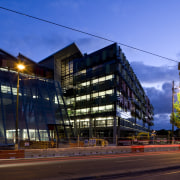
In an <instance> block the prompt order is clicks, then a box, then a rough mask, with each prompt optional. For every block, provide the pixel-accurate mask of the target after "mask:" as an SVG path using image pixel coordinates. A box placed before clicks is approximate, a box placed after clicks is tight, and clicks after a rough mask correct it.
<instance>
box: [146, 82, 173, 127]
mask: <svg viewBox="0 0 180 180" xmlns="http://www.w3.org/2000/svg"><path fill="white" fill-rule="evenodd" d="M145 91H146V94H147V96H148V97H149V99H150V102H151V104H152V105H153V107H154V127H153V129H156V130H157V129H170V128H171V124H170V117H169V116H170V114H171V112H172V84H171V83H168V82H166V83H164V84H163V86H162V90H158V89H156V88H154V87H152V88H145Z"/></svg>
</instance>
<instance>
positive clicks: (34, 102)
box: [0, 43, 153, 144]
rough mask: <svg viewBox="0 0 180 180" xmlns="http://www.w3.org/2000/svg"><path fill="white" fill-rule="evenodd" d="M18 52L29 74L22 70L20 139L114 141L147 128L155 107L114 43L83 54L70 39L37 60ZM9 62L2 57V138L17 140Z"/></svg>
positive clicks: (13, 79)
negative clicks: (68, 138)
mask: <svg viewBox="0 0 180 180" xmlns="http://www.w3.org/2000/svg"><path fill="white" fill-rule="evenodd" d="M0 55H1V54H0ZM19 57H20V59H21V60H23V61H25V62H26V64H30V66H29V67H31V68H28V70H30V71H31V73H30V74H31V75H33V76H30V75H27V74H28V72H26V74H20V91H19V130H18V132H19V135H18V137H19V138H20V139H22V140H25V139H28V140H36V141H49V140H50V139H52V138H54V137H57V138H58V140H61V139H63V138H67V137H70V136H73V133H74V134H75V136H76V137H77V136H80V137H107V138H111V140H113V143H115V140H116V137H120V136H124V135H126V134H127V133H129V134H130V135H132V134H135V133H137V132H149V131H150V127H151V126H152V125H153V107H152V105H151V103H150V101H149V98H148V97H147V96H146V94H145V92H144V90H143V88H142V86H141V84H140V82H139V80H138V78H137V77H136V75H135V73H134V72H133V69H132V68H131V66H130V64H129V62H128V60H127V59H126V57H125V55H124V54H123V52H122V51H121V49H120V47H119V46H117V44H112V45H110V46H107V47H105V48H103V49H101V50H98V51H96V52H94V53H91V54H89V55H87V54H84V55H82V54H81V52H80V51H79V49H78V47H77V46H76V45H75V44H74V43H73V44H71V45H70V46H67V47H65V48H64V49H62V50H60V51H58V52H56V53H54V54H53V55H51V56H49V57H47V58H46V59H44V60H42V61H41V62H39V63H38V64H36V63H35V62H32V61H31V60H29V59H27V58H26V57H25V56H23V55H20V56H19ZM9 58H12V59H13V60H12V61H14V60H15V61H17V59H16V58H14V57H12V56H10V57H9ZM9 58H6V59H8V61H7V62H10V60H9ZM3 59H4V57H3ZM0 60H1V56H0ZM7 62H6V61H0V63H1V67H5V66H6V69H5V68H4V69H3V68H1V69H0V83H1V84H0V86H1V88H0V141H1V143H5V144H7V143H13V142H14V141H15V122H16V95H17V72H16V71H12V70H13V68H10V69H11V70H10V69H9V67H11V63H7ZM41 77H42V78H41ZM60 84H61V86H60Z"/></svg>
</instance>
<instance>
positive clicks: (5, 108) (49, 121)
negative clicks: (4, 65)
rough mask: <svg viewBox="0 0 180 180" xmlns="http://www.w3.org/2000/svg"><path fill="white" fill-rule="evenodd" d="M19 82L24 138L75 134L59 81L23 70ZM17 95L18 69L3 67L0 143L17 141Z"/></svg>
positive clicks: (0, 77) (0, 74)
mask: <svg viewBox="0 0 180 180" xmlns="http://www.w3.org/2000/svg"><path fill="white" fill-rule="evenodd" d="M19 84H20V87H19V105H18V112H19V113H18V114H19V118H18V122H19V128H18V137H19V139H20V140H30V141H49V140H51V139H52V138H54V136H56V137H57V138H58V139H60V138H67V137H69V136H72V127H71V125H70V121H69V118H68V115H67V110H66V106H65V104H64V99H63V96H62V92H61V87H60V84H59V82H55V81H50V80H47V79H39V78H35V77H33V76H27V75H22V74H20V82H19ZM16 98H17V73H15V72H14V73H12V72H9V71H2V70H1V71H0V144H13V143H14V142H15V131H16V130H15V122H16ZM50 127H51V128H50ZM52 131H53V133H52Z"/></svg>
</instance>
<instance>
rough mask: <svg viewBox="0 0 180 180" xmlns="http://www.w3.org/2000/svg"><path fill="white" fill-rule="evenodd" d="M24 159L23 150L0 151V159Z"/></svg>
mask: <svg viewBox="0 0 180 180" xmlns="http://www.w3.org/2000/svg"><path fill="white" fill-rule="evenodd" d="M24 157H25V156H24V150H0V159H15V158H24Z"/></svg>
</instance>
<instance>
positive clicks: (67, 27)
mask: <svg viewBox="0 0 180 180" xmlns="http://www.w3.org/2000/svg"><path fill="white" fill-rule="evenodd" d="M0 9H3V10H6V11H10V12H13V13H16V14H20V15H23V16H26V17H29V18H33V19H36V20H39V21H43V22H46V23H49V24H53V25H56V26H60V27H63V28H66V29H69V30H72V31H76V32H79V33H82V34H86V35H88V36H92V37H95V38H98V39H102V40H105V41H109V42H112V43H117V44H119V45H121V46H125V47H128V48H131V49H134V50H137V51H140V52H143V53H146V54H150V55H153V56H156V57H159V58H162V59H166V60H168V61H173V62H176V63H178V62H179V61H177V60H174V59H171V58H168V57H165V56H161V55H158V54H156V53H153V52H150V51H146V50H143V49H139V48H136V47H133V46H130V45H127V44H124V43H120V42H116V41H114V40H111V39H108V38H105V37H102V36H98V35H95V34H92V33H89V32H85V31H82V30H79V29H75V28H72V27H69V26H65V25H62V24H58V23H55V22H52V21H48V20H46V19H42V18H38V17H35V16H31V15H28V14H25V13H22V12H18V11H15V10H12V9H8V8H5V7H2V6H0Z"/></svg>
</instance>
